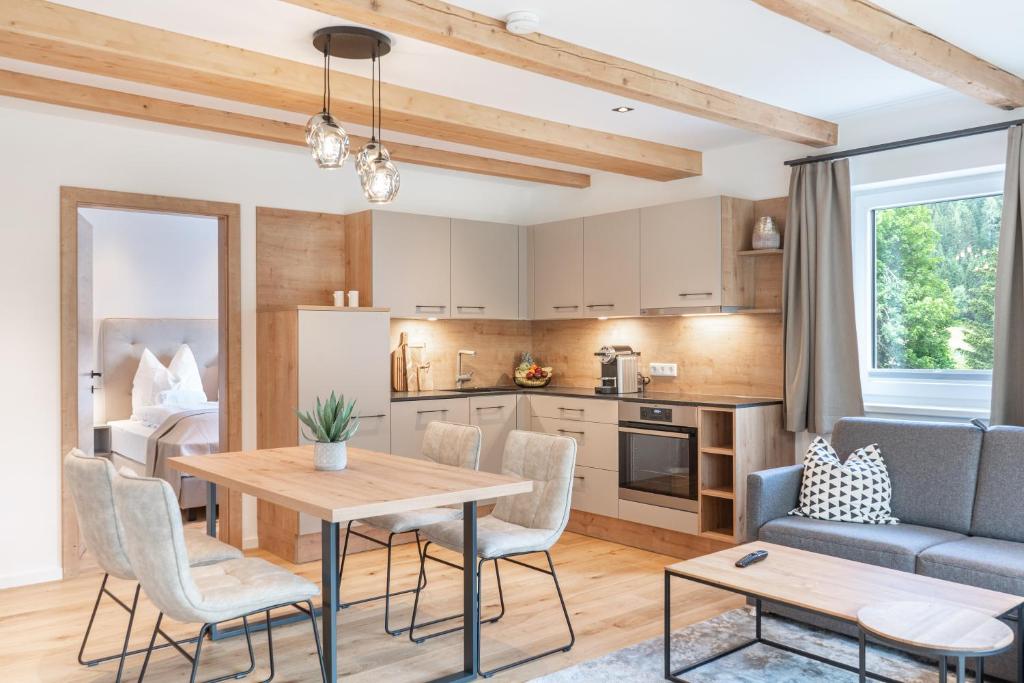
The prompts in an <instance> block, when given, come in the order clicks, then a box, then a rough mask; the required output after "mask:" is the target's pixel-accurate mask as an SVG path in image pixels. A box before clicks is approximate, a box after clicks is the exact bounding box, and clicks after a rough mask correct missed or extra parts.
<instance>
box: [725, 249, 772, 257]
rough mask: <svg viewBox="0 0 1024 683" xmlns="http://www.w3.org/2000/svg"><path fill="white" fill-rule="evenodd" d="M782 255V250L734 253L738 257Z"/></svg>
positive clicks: (751, 250) (746, 250)
mask: <svg viewBox="0 0 1024 683" xmlns="http://www.w3.org/2000/svg"><path fill="white" fill-rule="evenodd" d="M782 253H783V251H782V249H744V250H743V251H738V252H736V254H737V255H738V256H773V255H775V256H781V255H782Z"/></svg>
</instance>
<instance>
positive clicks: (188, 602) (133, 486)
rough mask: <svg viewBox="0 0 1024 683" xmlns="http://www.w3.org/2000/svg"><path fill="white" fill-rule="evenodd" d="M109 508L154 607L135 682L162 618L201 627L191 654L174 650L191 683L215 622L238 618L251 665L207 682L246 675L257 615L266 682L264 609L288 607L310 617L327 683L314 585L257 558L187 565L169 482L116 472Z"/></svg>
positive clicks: (267, 611)
mask: <svg viewBox="0 0 1024 683" xmlns="http://www.w3.org/2000/svg"><path fill="white" fill-rule="evenodd" d="M114 507H115V509H116V510H117V515H118V517H119V518H120V520H121V525H122V528H123V531H124V548H125V551H126V554H127V556H128V560H129V562H130V563H131V567H132V569H133V571H134V572H135V575H136V576H137V577H138V579H139V582H140V583H141V584H142V588H143V590H145V591H146V595H147V596H148V597H149V599H150V600H151V601H152V602H153V604H155V605H156V606H157V608H158V609H159V610H160V613H159V615H157V618H156V626H155V627H154V628H153V635H152V637H151V638H150V641H149V647H148V648H147V650H146V658H145V660H144V661H143V662H142V669H141V671H140V672H139V682H140V683H141V682H142V680H143V678H144V677H145V675H146V669H147V668H148V666H149V659H150V656H151V655H152V652H153V650H154V645H155V644H156V637H157V635H162V636H163V637H164V638H165V639H166V638H167V636H166V635H165V634H164V633H163V631H161V630H160V624H161V622H162V621H163V618H164V617H165V616H168V617H170V618H172V619H174V620H176V621H181V622H185V623H199V624H202V626H201V627H200V629H199V634H198V636H197V639H196V649H195V654H194V655H190V654H188V653H187V652H186V651H185V650H184V649H183V648H181V647H175V649H176V650H177V651H178V652H179V653H181V655H182V656H184V657H185V659H187V660H188V661H189V662H190V663H191V664H192V675H191V678H190V679H189V680H190V681H191V683H195V681H196V676H197V674H198V672H199V663H200V657H201V655H202V651H203V640H204V639H205V637H206V635H207V634H208V633H209V632H210V629H211V628H212V627H213V626H214V625H216V624H220V623H223V622H227V621H234V620H236V619H241V620H242V626H243V629H244V633H245V640H246V645H247V647H248V650H249V668H248V669H247V670H245V671H239V672H236V673H232V674H228V675H227V676H221V677H218V678H215V679H212V680H211V681H208V682H207V683H213V681H222V680H227V679H230V678H241V677H243V676H246V675H248V674H250V673H252V671H253V670H254V669H255V668H256V659H255V657H254V655H253V649H252V635H251V633H250V630H249V617H251V616H254V615H256V614H261V613H262V614H265V615H266V631H267V648H268V650H269V652H270V676H269V677H268V678H266V679H265V681H264V683H266V682H267V681H270V680H271V679H273V678H274V637H273V632H272V630H271V625H272V622H271V618H270V612H271V610H274V609H278V608H280V607H288V606H293V607H295V608H296V609H298V610H299V611H301V612H304V613H306V614H307V615H308V616H309V621H310V624H311V625H312V627H313V640H314V641H315V642H316V650H317V654H318V660H319V662H320V676H321V678H322V679H323V681H324V683H326V681H327V674H326V671H325V670H324V662H323V651H322V650H321V647H320V634H319V633H318V630H317V626H316V617H315V615H314V609H313V602H312V598H313V597H314V596H316V595H318V594H319V593H320V589H319V588H317V586H316V584H314V583H312V582H311V581H307V580H306V579H304V578H302V577H300V576H298V575H296V574H293V573H291V572H289V571H287V570H285V569H282V568H281V567H278V566H276V565H273V564H271V563H269V562H267V561H266V560H262V559H260V558H256V557H243V558H239V559H235V560H226V561H224V562H219V563H217V564H213V565H206V566H204V567H192V566H190V564H189V560H188V555H187V551H186V545H185V535H184V533H183V529H182V524H181V513H180V511H179V508H178V501H177V500H176V499H175V497H174V492H173V491H172V490H171V486H170V484H168V483H167V482H166V481H164V480H163V479H153V478H148V477H139V476H137V475H135V474H134V473H132V472H129V471H127V470H122V472H121V473H119V474H118V476H117V478H115V479H114Z"/></svg>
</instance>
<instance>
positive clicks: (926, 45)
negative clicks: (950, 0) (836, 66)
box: [754, 0, 1024, 109]
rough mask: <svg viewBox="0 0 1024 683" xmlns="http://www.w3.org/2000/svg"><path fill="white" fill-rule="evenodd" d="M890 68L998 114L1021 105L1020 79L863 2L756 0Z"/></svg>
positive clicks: (1023, 87)
mask: <svg viewBox="0 0 1024 683" xmlns="http://www.w3.org/2000/svg"><path fill="white" fill-rule="evenodd" d="M754 2H756V3H757V4H759V5H761V6H762V7H765V8H767V9H770V10H771V11H773V12H775V13H777V14H781V15H782V16H784V17H788V18H790V19H792V20H794V21H797V22H800V23H801V24H804V25H806V26H810V27H811V28H814V29H817V30H818V31H821V32H822V33H827V34H828V35H830V36H832V37H833V38H838V39H839V40H841V41H843V42H844V43H848V44H850V45H852V46H853V47H855V48H857V49H858V50H862V51H864V52H867V53H868V54H871V55H874V56H875V57H878V58H879V59H882V60H885V61H886V62H889V63H890V64H892V65H893V66H898V67H899V68H901V69H905V70H907V71H910V72H913V73H915V74H917V75H918V76H922V77H924V78H927V79H928V80H930V81H935V82H936V83H939V84H941V85H944V86H946V87H947V88H952V89H953V90H958V91H960V92H962V93H964V94H965V95H969V96H971V97H974V98H977V99H979V100H981V101H983V102H987V103H988V104H991V105H993V106H995V107H999V108H1001V109H1016V108H1017V107H1020V106H1024V79H1022V78H1020V77H1019V76H1016V75H1014V74H1012V73H1010V72H1008V71H1005V70H1003V69H1000V68H999V67H997V66H995V65H994V64H991V63H990V62H986V61H985V60H984V59H981V58H980V57H977V56H975V55H973V54H971V53H970V52H967V51H966V50H963V49H961V48H959V47H957V46H956V45H953V44H952V43H950V42H948V41H945V40H943V39H942V38H939V37H938V36H936V35H934V34H932V33H929V32H928V31H925V30H924V29H922V28H920V27H919V26H916V25H914V24H911V23H910V22H908V21H905V20H903V19H901V18H900V17H898V16H896V15H894V14H892V13H890V12H889V11H887V10H885V9H884V8H882V7H879V6H878V5H875V4H873V3H871V2H867V0H754Z"/></svg>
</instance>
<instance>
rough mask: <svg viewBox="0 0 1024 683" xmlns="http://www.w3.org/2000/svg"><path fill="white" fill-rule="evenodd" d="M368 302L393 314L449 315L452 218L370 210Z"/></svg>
mask: <svg viewBox="0 0 1024 683" xmlns="http://www.w3.org/2000/svg"><path fill="white" fill-rule="evenodd" d="M372 220H373V303H374V305H375V306H382V307H386V308H390V309H391V316H392V317H393V318H448V317H451V305H452V301H451V295H452V291H451V277H452V273H451V266H452V262H451V253H452V252H451V219H449V218H441V217H438V216H420V215H416V214H411V213H396V212H393V211H374V212H373V219H372Z"/></svg>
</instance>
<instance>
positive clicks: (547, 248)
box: [532, 218, 583, 320]
mask: <svg viewBox="0 0 1024 683" xmlns="http://www.w3.org/2000/svg"><path fill="white" fill-rule="evenodd" d="M532 247H533V264H532V268H533V317H534V319H536V320H549V319H557V318H579V317H581V315H582V312H583V219H581V218H574V219H572V220H567V221H557V222H555V223H544V224H542V225H535V226H533V229H532Z"/></svg>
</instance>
